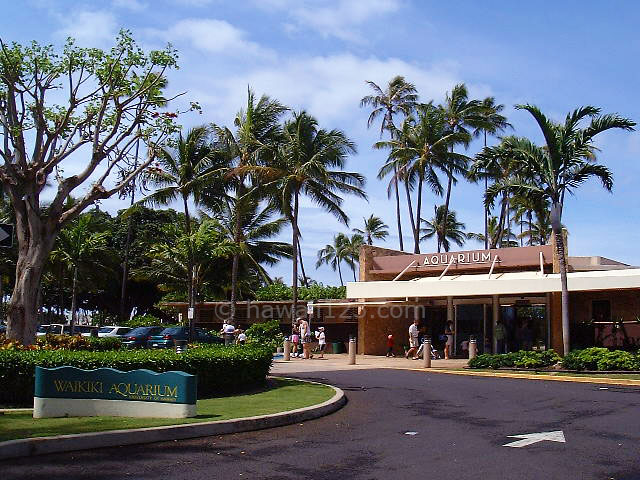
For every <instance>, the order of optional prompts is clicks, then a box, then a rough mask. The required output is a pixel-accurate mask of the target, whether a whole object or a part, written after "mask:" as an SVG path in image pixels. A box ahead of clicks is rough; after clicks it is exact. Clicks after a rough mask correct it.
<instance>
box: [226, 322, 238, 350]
mask: <svg viewBox="0 0 640 480" xmlns="http://www.w3.org/2000/svg"><path fill="white" fill-rule="evenodd" d="M223 332H224V344H225V345H233V342H234V341H235V338H236V337H235V335H236V327H234V326H233V325H231V324H230V323H227V324H226V325H225V326H224V330H223Z"/></svg>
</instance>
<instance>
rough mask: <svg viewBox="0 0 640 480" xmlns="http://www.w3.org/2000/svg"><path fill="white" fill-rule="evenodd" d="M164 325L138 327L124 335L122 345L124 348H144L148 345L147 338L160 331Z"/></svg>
mask: <svg viewBox="0 0 640 480" xmlns="http://www.w3.org/2000/svg"><path fill="white" fill-rule="evenodd" d="M163 329H164V327H137V328H134V329H133V330H131V331H130V332H129V333H127V334H126V335H125V336H124V337H122V346H123V347H124V348H144V347H146V346H147V340H149V338H151V337H152V336H153V335H157V334H158V333H160V332H161V331H162V330H163Z"/></svg>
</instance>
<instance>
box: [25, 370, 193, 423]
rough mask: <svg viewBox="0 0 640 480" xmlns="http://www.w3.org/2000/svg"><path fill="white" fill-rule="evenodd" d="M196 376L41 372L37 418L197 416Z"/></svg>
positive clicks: (37, 383)
mask: <svg viewBox="0 0 640 480" xmlns="http://www.w3.org/2000/svg"><path fill="white" fill-rule="evenodd" d="M196 398H197V376H195V375H190V374H188V373H184V372H164V373H156V372H152V371H151V370H133V371H130V372H122V371H120V370H115V369H113V368H98V369H96V370H83V369H80V368H76V367H57V368H42V367H36V381H35V392H34V406H33V416H34V418H46V417H86V416H117V417H156V418H186V417H194V416H195V415H196Z"/></svg>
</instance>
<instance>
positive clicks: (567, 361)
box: [562, 347, 609, 370]
mask: <svg viewBox="0 0 640 480" xmlns="http://www.w3.org/2000/svg"><path fill="white" fill-rule="evenodd" d="M608 352H609V350H607V349H606V348H600V347H592V348H585V349H584V350H573V351H571V352H569V353H568V354H567V355H565V357H564V358H563V359H562V366H563V367H564V368H566V369H568V370H597V369H598V360H600V358H601V357H602V356H603V355H604V354H606V353H608Z"/></svg>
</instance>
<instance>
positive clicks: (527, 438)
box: [503, 430, 566, 448]
mask: <svg viewBox="0 0 640 480" xmlns="http://www.w3.org/2000/svg"><path fill="white" fill-rule="evenodd" d="M509 438H521V439H522V440H516V441H515V442H511V443H505V444H504V445H503V447H514V448H520V447H526V446H527V445H532V444H534V443H538V442H543V441H545V440H548V441H549V442H560V443H566V440H565V439H564V433H563V432H562V430H556V431H555V432H540V433H525V434H524V435H509Z"/></svg>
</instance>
